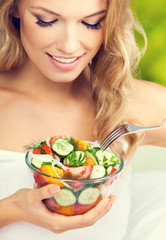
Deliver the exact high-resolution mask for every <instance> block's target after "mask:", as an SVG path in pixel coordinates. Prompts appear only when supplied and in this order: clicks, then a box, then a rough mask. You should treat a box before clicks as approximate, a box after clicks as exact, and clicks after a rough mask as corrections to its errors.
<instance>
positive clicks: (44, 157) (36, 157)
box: [31, 154, 54, 168]
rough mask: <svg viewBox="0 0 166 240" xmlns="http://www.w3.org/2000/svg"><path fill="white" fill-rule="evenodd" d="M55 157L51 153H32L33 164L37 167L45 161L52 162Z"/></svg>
mask: <svg viewBox="0 0 166 240" xmlns="http://www.w3.org/2000/svg"><path fill="white" fill-rule="evenodd" d="M53 159H54V158H53V156H51V155H50V154H32V159H31V164H32V166H34V167H35V168H41V166H42V164H43V163H46V162H50V163H51V162H52V160H53Z"/></svg>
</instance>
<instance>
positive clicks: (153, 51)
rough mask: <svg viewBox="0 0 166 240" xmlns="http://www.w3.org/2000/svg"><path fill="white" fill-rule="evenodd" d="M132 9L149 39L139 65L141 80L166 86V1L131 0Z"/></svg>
mask: <svg viewBox="0 0 166 240" xmlns="http://www.w3.org/2000/svg"><path fill="white" fill-rule="evenodd" d="M131 7H132V9H133V10H134V12H135V14H136V16H137V18H138V20H139V21H140V22H141V24H142V26H143V27H144V29H145V32H146V34H147V38H148V47H147V50H146V53H145V55H144V56H143V58H142V60H141V62H140V65H139V69H140V71H141V78H142V79H144V80H149V81H153V82H157V83H159V84H161V85H164V86H166V0H157V1H154V0H131ZM138 41H140V42H141V41H142V39H139V37H138Z"/></svg>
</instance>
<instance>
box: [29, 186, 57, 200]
mask: <svg viewBox="0 0 166 240" xmlns="http://www.w3.org/2000/svg"><path fill="white" fill-rule="evenodd" d="M59 191H60V187H59V186H58V185H56V184H48V185H46V186H44V187H41V188H37V189H35V190H33V198H34V200H35V201H41V200H43V199H45V198H50V197H53V196H55V195H57V194H58V193H59Z"/></svg>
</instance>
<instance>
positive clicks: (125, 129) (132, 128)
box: [100, 124, 161, 150]
mask: <svg viewBox="0 0 166 240" xmlns="http://www.w3.org/2000/svg"><path fill="white" fill-rule="evenodd" d="M159 128H161V126H160V125H157V126H152V127H141V126H137V125H133V124H123V125H120V126H119V127H117V128H115V129H114V130H113V131H112V132H111V133H110V134H109V135H108V136H107V137H106V138H105V139H104V140H103V141H102V142H101V144H100V148H101V149H102V150H105V149H106V148H108V146H109V145H111V144H112V143H113V142H115V141H116V140H117V139H118V138H120V137H122V136H125V135H127V134H131V133H136V132H140V131H147V130H154V129H159Z"/></svg>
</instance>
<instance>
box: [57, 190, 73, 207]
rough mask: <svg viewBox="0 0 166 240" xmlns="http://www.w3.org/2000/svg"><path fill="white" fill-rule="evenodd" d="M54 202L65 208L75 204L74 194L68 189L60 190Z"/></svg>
mask: <svg viewBox="0 0 166 240" xmlns="http://www.w3.org/2000/svg"><path fill="white" fill-rule="evenodd" d="M54 199H55V201H56V202H57V203H58V204H59V205H60V206H62V207H67V206H70V205H73V204H75V203H76V200H77V199H76V197H75V195H74V193H73V192H72V191H71V190H70V189H68V188H61V190H60V192H59V193H58V194H57V195H55V196H54Z"/></svg>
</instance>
